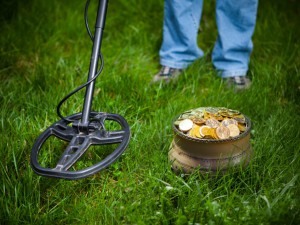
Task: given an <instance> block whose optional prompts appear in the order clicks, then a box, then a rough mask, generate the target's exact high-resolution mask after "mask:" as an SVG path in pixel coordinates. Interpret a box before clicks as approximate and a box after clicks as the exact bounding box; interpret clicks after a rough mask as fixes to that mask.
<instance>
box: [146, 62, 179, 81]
mask: <svg viewBox="0 0 300 225" xmlns="http://www.w3.org/2000/svg"><path fill="white" fill-rule="evenodd" d="M181 73H182V69H175V68H171V67H168V66H162V68H161V70H160V71H159V73H158V74H156V75H155V76H154V77H153V79H152V81H151V83H158V82H165V83H169V82H170V81H174V80H176V79H177V78H178V77H179V75H180V74H181Z"/></svg>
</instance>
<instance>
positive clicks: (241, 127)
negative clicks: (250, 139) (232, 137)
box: [238, 123, 246, 132]
mask: <svg viewBox="0 0 300 225" xmlns="http://www.w3.org/2000/svg"><path fill="white" fill-rule="evenodd" d="M238 128H239V130H240V131H241V132H244V131H245V130H246V126H245V125H244V124H240V123H239V124H238Z"/></svg>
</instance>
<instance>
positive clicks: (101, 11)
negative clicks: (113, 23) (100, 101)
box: [81, 0, 107, 127]
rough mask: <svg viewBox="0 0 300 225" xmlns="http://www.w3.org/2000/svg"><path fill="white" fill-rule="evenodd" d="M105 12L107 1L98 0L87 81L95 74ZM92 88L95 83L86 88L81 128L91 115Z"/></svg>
mask: <svg viewBox="0 0 300 225" xmlns="http://www.w3.org/2000/svg"><path fill="white" fill-rule="evenodd" d="M106 11H107V0H99V5H98V12H97V19H96V25H95V34H94V40H93V50H92V56H91V61H90V69H89V76H88V81H89V80H91V79H93V78H94V76H95V75H96V73H97V68H98V61H99V54H100V49H101V42H102V34H103V30H104V26H105V18H106ZM94 87H95V81H92V82H91V83H90V84H89V85H88V86H87V88H86V92H85V98H84V106H83V111H82V118H81V126H83V127H87V126H88V123H89V116H90V113H91V107H92V100H93V94H94Z"/></svg>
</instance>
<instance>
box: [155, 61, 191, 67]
mask: <svg viewBox="0 0 300 225" xmlns="http://www.w3.org/2000/svg"><path fill="white" fill-rule="evenodd" d="M191 63H192V62H190V63H176V62H171V61H168V60H164V59H160V64H161V65H162V66H168V67H171V68H175V69H185V68H187V67H188V66H189V65H190V64H191Z"/></svg>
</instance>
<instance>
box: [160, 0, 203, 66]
mask: <svg viewBox="0 0 300 225" xmlns="http://www.w3.org/2000/svg"><path fill="white" fill-rule="evenodd" d="M202 3H203V1H202V0H165V6H164V24H163V43H162V46H161V49H160V51H159V55H160V63H161V65H162V66H167V67H171V68H176V69H184V68H186V67H187V66H188V65H189V64H191V63H192V62H194V61H195V60H196V59H197V58H199V57H201V56H203V52H202V50H201V49H200V48H199V47H198V45H197V34H198V28H199V23H200V17H201V13H202Z"/></svg>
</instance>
